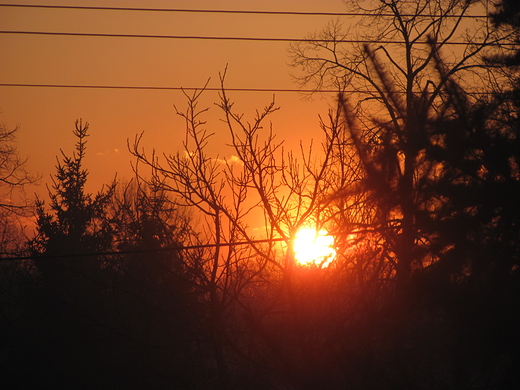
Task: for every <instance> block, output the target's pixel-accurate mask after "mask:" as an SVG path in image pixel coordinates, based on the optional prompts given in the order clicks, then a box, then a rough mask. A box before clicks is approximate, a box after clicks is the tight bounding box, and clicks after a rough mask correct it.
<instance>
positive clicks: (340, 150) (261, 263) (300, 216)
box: [132, 74, 359, 388]
mask: <svg viewBox="0 0 520 390" xmlns="http://www.w3.org/2000/svg"><path fill="white" fill-rule="evenodd" d="M224 78H225V74H223V75H221V80H220V81H221V85H222V89H221V93H220V101H219V103H218V104H217V106H218V107H219V108H220V109H221V110H222V113H223V117H224V119H223V121H224V123H225V126H226V127H227V129H228V142H227V144H228V147H229V149H228V150H229V155H228V156H229V157H227V158H226V157H221V156H209V155H208V154H207V151H206V150H207V148H208V145H209V143H210V142H211V141H213V138H212V136H213V135H214V133H212V132H210V131H209V130H208V129H207V128H206V125H207V124H206V122H205V121H204V120H203V114H204V113H205V112H206V111H207V109H201V108H199V107H198V103H199V98H200V96H201V94H202V93H203V92H204V91H203V90H201V91H197V92H195V93H194V94H192V95H188V94H186V98H187V101H188V105H187V109H186V110H185V111H177V113H178V114H179V115H180V116H181V117H182V118H184V120H185V123H186V139H185V141H184V150H182V151H181V152H177V153H176V154H166V153H164V154H163V155H162V156H160V155H158V153H156V152H155V151H153V152H152V153H151V154H150V155H147V154H146V153H145V151H144V150H142V149H141V148H140V146H139V144H140V141H141V139H142V137H143V135H142V134H141V135H140V136H138V137H137V138H136V140H135V143H134V146H133V148H132V153H133V154H134V155H135V156H136V157H137V158H138V160H139V161H140V162H141V163H144V164H145V165H148V166H150V167H151V172H152V181H153V182H155V183H161V186H162V188H163V189H164V190H165V191H169V192H171V193H172V195H173V197H172V199H175V201H176V202H177V205H178V206H179V207H189V208H190V209H191V212H190V214H191V215H192V218H193V220H192V223H191V225H192V228H193V229H194V231H193V234H192V235H191V237H192V239H193V240H195V241H194V244H203V245H205V247H204V248H202V249H200V250H198V251H195V250H192V251H186V253H185V261H186V262H187V264H188V266H189V267H190V269H191V272H192V274H194V276H195V279H196V280H197V284H198V285H199V286H200V287H201V288H202V289H203V291H205V297H206V298H205V303H204V304H205V306H206V307H207V311H206V313H207V315H206V320H205V321H206V326H207V329H209V330H208V331H207V336H208V338H209V340H210V341H211V343H212V344H213V351H214V359H215V362H216V366H217V371H218V378H219V380H220V385H221V387H223V388H226V387H228V386H229V384H230V381H231V378H235V379H234V380H235V381H236V380H237V375H238V374H237V373H238V372H240V373H242V374H243V375H245V372H246V371H247V370H245V369H244V366H240V368H239V366H237V365H236V362H237V359H238V361H242V362H243V361H244V359H246V357H247V359H246V361H256V362H257V363H258V362H263V363H262V365H263V366H265V364H266V357H265V355H266V353H267V352H266V350H268V351H270V352H269V353H268V354H269V356H270V359H269V360H271V361H270V362H269V363H268V365H269V366H271V369H273V368H274V367H276V370H282V371H283V369H282V368H281V367H285V369H287V370H288V372H292V373H295V371H294V370H296V371H297V372H298V373H300V374H301V373H302V372H305V369H302V367H301V364H303V365H304V366H305V365H307V367H308V368H309V367H310V365H312V364H311V362H312V361H315V359H316V356H314V357H313V353H312V352H311V350H312V349H313V348H314V347H316V345H315V346H314V347H311V346H310V344H309V343H308V342H304V341H303V340H304V339H305V334H306V333H308V331H309V329H310V328H311V327H316V326H317V325H316V323H315V322H316V321H318V322H320V321H321V322H323V321H324V319H325V318H326V316H324V315H323V312H324V311H330V312H334V311H337V310H336V309H337V308H338V307H339V306H341V305H338V304H337V303H338V302H337V300H335V299H333V297H334V294H332V293H331V294H330V295H327V294H325V290H327V289H333V288H339V286H338V284H339V283H341V281H340V276H341V277H344V276H345V273H348V272H351V271H350V269H351V268H349V267H348V266H346V265H345V264H346V263H348V262H349V261H355V260H353V258H354V256H353V255H352V254H351V255H350V257H349V256H346V255H342V256H341V258H340V259H338V265H335V266H333V267H338V269H340V268H342V267H343V269H344V270H345V273H342V272H338V273H333V272H325V273H324V274H323V277H322V279H317V280H321V284H319V283H318V285H316V289H317V291H318V290H319V291H321V293H320V294H321V296H322V297H327V298H326V300H327V301H328V304H324V303H323V302H319V301H318V300H317V299H316V297H314V298H312V294H310V292H309V290H308V289H307V287H305V286H303V285H302V283H303V279H302V278H305V272H304V271H303V270H302V269H301V268H299V267H296V265H295V259H294V252H293V247H292V244H291V242H292V239H293V237H294V234H295V232H296V231H297V230H298V229H299V228H300V227H302V226H306V225H313V226H314V225H315V226H317V228H318V229H320V228H322V227H325V228H327V229H328V230H329V231H331V232H332V233H335V232H336V231H337V228H335V225H336V223H337V220H338V219H339V218H340V216H338V215H337V213H336V215H333V214H331V213H327V211H326V210H327V209H328V207H329V206H328V205H329V204H330V203H331V201H330V199H329V198H330V197H331V194H334V193H336V192H337V191H338V190H339V189H341V188H343V187H344V186H346V185H349V184H351V182H353V181H355V180H358V177H357V176H356V175H357V174H358V173H359V171H358V172H356V171H355V170H353V171H348V172H346V171H344V168H345V167H344V166H342V165H341V164H338V163H339V160H338V159H340V158H348V157H347V156H346V155H345V154H344V153H346V152H347V149H346V145H345V143H346V142H347V140H346V139H345V134H346V133H345V127H344V126H341V125H340V123H341V113H340V112H339V111H338V110H336V111H331V112H330V113H329V116H328V118H327V119H326V120H323V121H322V122H321V126H322V130H323V134H324V141H323V143H322V145H321V150H317V149H316V150H315V149H313V147H312V145H311V147H310V149H306V148H304V147H303V146H302V147H301V150H300V151H299V153H293V152H291V151H286V150H285V149H284V147H283V141H281V140H280V141H279V140H278V137H277V136H276V135H275V133H274V131H273V128H272V126H271V125H270V124H268V125H266V122H267V120H268V118H269V116H270V115H271V114H272V113H274V112H275V111H276V110H278V108H277V107H276V106H275V103H274V101H272V102H271V103H270V104H268V105H267V106H266V107H265V108H264V109H263V110H261V111H257V113H256V116H255V117H254V118H253V119H252V120H251V121H246V120H245V119H244V117H243V115H242V114H239V113H236V112H235V109H234V105H233V102H232V101H231V100H230V98H229V97H228V94H227V92H226V90H225V88H224ZM350 150H352V149H350ZM356 207H358V205H357V204H356V203H355V202H354V203H352V204H347V203H345V204H343V211H344V215H343V218H346V215H347V214H348V215H354V214H355V213H353V212H351V213H347V210H349V209H352V208H356ZM197 221H198V223H197ZM259 232H260V233H259ZM337 245H338V246H346V245H347V243H346V242H341V241H338V242H337ZM340 263H341V264H343V265H339V264H340ZM309 272H311V271H309ZM335 275H338V278H336V279H335ZM327 278H329V279H328V281H329V282H330V283H327V281H326V279H327ZM309 294H310V295H309ZM302 299H303V301H304V302H307V303H308V305H307V304H303V305H302V303H301V302H302ZM305 300H307V301H305ZM333 301H334V302H333ZM311 302H312V303H311ZM343 303H344V302H343ZM275 313H276V314H275ZM316 313H320V315H319V316H316ZM304 318H305V320H303V319H304ZM311 324H314V325H311ZM288 326H292V327H293V329H294V331H293V333H292V334H291V335H290V336H288V334H287V333H284V334H281V333H279V331H280V329H284V328H286V327H288ZM323 331H324V332H325V333H326V332H327V331H330V329H329V328H327V329H325V328H324V329H323ZM280 337H284V338H285V339H284V340H283V341H282V339H280ZM315 341H316V343H321V341H319V342H318V340H315ZM280 343H282V344H285V345H286V348H288V349H285V348H280V345H281V344H280ZM311 344H312V343H311ZM290 345H291V346H294V348H297V349H299V350H300V352H301V353H302V356H304V357H303V361H302V362H299V363H296V362H298V361H300V359H301V357H300V356H299V355H298V354H297V355H294V350H291V349H289V348H290V347H289V346H290ZM295 364H296V366H298V367H299V368H298V369H296V368H295V366H294V365H295ZM307 371H308V373H309V374H310V373H311V372H312V370H307ZM295 376H296V375H295ZM304 377H305V376H302V377H300V378H298V381H300V380H301V381H304V380H305V378H304ZM295 380H296V379H295ZM235 384H236V382H235Z"/></svg>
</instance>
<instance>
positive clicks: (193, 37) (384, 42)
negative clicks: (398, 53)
mask: <svg viewBox="0 0 520 390" xmlns="http://www.w3.org/2000/svg"><path fill="white" fill-rule="evenodd" d="M0 34H22V35H49V36H70V37H103V38H153V39H187V40H218V41H260V42H316V43H378V44H382V45H388V44H399V45H403V44H405V43H407V42H405V41H393V40H381V39H378V40H368V39H309V38H262V37H217V36H201V35H150V34H112V33H80V32H58V31H16V30H3V31H0ZM415 44H418V45H430V43H429V42H426V41H424V42H422V41H421V42H415ZM470 44H471V45H476V46H492V45H501V46H506V45H507V46H514V45H516V44H515V43H498V42H496V43H487V42H479V43H476V42H475V43H468V42H444V43H443V45H470Z"/></svg>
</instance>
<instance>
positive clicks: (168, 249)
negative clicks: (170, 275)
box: [0, 238, 287, 261]
mask: <svg viewBox="0 0 520 390" xmlns="http://www.w3.org/2000/svg"><path fill="white" fill-rule="evenodd" d="M282 241H285V242H286V241H287V239H285V238H266V239H263V240H248V241H239V242H224V243H220V244H198V245H177V246H169V247H163V248H157V249H134V250H125V251H104V252H89V253H69V254H66V253H64V254H54V255H45V254H43V255H33V256H13V257H0V261H21V260H34V259H38V260H42V259H60V258H68V257H90V256H115V255H129V254H139V253H154V252H172V251H181V250H192V249H204V248H216V247H217V246H218V247H233V246H240V245H254V244H266V243H270V242H282ZM6 254H7V253H3V255H6Z"/></svg>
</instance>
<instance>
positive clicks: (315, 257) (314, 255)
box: [293, 227, 336, 268]
mask: <svg viewBox="0 0 520 390" xmlns="http://www.w3.org/2000/svg"><path fill="white" fill-rule="evenodd" d="M293 248H294V258H295V260H296V262H297V263H298V264H300V265H306V266H311V265H314V266H318V267H321V268H323V267H328V266H329V265H330V263H332V261H333V260H334V258H335V257H336V250H335V249H334V237H332V236H330V235H329V234H328V232H327V231H326V230H324V229H321V230H319V231H317V230H316V229H314V228H310V227H305V228H301V229H300V230H298V231H297V232H296V235H295V237H294V242H293Z"/></svg>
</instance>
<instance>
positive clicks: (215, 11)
mask: <svg viewBox="0 0 520 390" xmlns="http://www.w3.org/2000/svg"><path fill="white" fill-rule="evenodd" d="M0 7H18V8H47V9H72V10H96V11H138V12H177V13H210V14H242V15H296V16H371V17H374V16H381V17H394V16H395V15H394V14H387V13H377V14H374V13H370V12H305V11H247V10H218V9H186V8H132V7H101V6H76V5H40V4H0ZM401 16H403V17H417V16H422V17H430V18H432V17H439V15H431V14H426V15H413V14H402V15H401ZM442 17H446V18H459V17H462V18H488V17H489V15H443V16H442Z"/></svg>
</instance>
